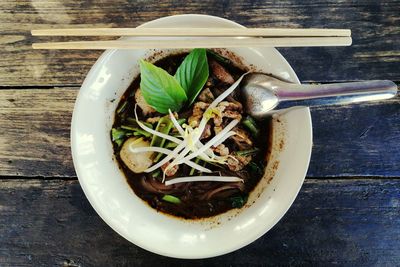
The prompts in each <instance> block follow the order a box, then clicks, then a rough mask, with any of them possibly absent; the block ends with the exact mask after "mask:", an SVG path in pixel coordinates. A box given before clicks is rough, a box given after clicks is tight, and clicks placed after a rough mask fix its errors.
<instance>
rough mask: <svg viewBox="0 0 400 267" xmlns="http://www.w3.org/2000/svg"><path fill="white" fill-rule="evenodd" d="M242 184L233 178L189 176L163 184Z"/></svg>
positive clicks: (236, 178)
mask: <svg viewBox="0 0 400 267" xmlns="http://www.w3.org/2000/svg"><path fill="white" fill-rule="evenodd" d="M205 181H211V182H243V179H240V178H238V177H235V176H189V177H179V178H174V179H171V180H168V181H166V182H165V185H167V186H168V185H173V184H178V183H187V182H205Z"/></svg>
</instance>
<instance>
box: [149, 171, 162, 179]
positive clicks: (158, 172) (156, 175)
mask: <svg viewBox="0 0 400 267" xmlns="http://www.w3.org/2000/svg"><path fill="white" fill-rule="evenodd" d="M160 175H161V170H156V171H154V172H152V173H151V176H152V177H153V178H158V177H160Z"/></svg>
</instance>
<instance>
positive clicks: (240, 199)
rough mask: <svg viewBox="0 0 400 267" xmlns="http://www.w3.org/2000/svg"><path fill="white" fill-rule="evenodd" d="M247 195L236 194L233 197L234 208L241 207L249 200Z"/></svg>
mask: <svg viewBox="0 0 400 267" xmlns="http://www.w3.org/2000/svg"><path fill="white" fill-rule="evenodd" d="M247 198H248V197H247V196H235V197H231V198H230V200H231V205H232V208H241V207H243V206H244V204H246V202H247Z"/></svg>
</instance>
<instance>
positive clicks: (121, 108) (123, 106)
mask: <svg viewBox="0 0 400 267" xmlns="http://www.w3.org/2000/svg"><path fill="white" fill-rule="evenodd" d="M127 105H128V101H126V100H125V101H124V103H122V105H121V106H120V107H119V108H118V109H117V113H118V114H121V113H122V112H124V111H125V109H126V106H127Z"/></svg>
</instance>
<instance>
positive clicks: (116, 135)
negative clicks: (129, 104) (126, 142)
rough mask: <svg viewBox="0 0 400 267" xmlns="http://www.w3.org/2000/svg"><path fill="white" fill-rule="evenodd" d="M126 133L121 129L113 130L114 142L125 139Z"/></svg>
mask: <svg viewBox="0 0 400 267" xmlns="http://www.w3.org/2000/svg"><path fill="white" fill-rule="evenodd" d="M125 134H126V131H124V130H123V129H121V128H112V129H111V137H112V140H113V141H117V140H120V139H123V138H124V137H125Z"/></svg>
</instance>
